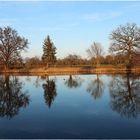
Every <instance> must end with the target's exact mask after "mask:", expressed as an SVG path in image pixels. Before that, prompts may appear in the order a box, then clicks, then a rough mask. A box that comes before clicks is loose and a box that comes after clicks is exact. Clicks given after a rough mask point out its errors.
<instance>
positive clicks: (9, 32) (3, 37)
mask: <svg viewBox="0 0 140 140" xmlns="http://www.w3.org/2000/svg"><path fill="white" fill-rule="evenodd" d="M27 45H28V40H27V39H25V38H23V37H21V36H19V35H18V33H17V31H16V30H14V29H12V28H11V27H4V28H0V60H1V62H2V63H3V65H4V67H5V70H6V69H7V68H9V65H10V64H11V63H13V62H15V61H18V60H21V51H22V50H24V49H25V48H27Z"/></svg>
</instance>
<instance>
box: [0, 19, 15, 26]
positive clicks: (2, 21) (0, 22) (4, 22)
mask: <svg viewBox="0 0 140 140" xmlns="http://www.w3.org/2000/svg"><path fill="white" fill-rule="evenodd" d="M15 22H16V19H13V18H1V19H0V26H11V25H12V24H13V23H15Z"/></svg>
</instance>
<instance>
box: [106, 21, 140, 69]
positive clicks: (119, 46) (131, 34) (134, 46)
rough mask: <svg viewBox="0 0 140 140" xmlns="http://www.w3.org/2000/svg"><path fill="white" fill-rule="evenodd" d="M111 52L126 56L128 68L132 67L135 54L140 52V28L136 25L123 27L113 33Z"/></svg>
mask: <svg viewBox="0 0 140 140" xmlns="http://www.w3.org/2000/svg"><path fill="white" fill-rule="evenodd" d="M110 39H111V40H112V43H111V47H110V48H109V51H110V52H113V53H115V54H124V55H126V56H127V57H126V62H125V63H126V66H127V68H130V67H131V66H132V59H133V57H132V56H133V54H137V55H138V53H139V52H140V28H139V27H137V25H136V24H135V23H132V24H129V23H127V24H126V25H124V26H122V25H120V26H119V27H118V28H117V29H116V30H114V31H112V33H111V37H110Z"/></svg>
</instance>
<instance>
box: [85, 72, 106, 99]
mask: <svg viewBox="0 0 140 140" xmlns="http://www.w3.org/2000/svg"><path fill="white" fill-rule="evenodd" d="M103 88H104V83H103V81H102V80H101V79H100V78H99V74H97V75H96V79H95V80H92V81H90V83H89V84H88V88H87V91H88V92H89V93H90V94H91V95H92V96H93V97H94V99H99V98H100V97H101V96H102V94H103Z"/></svg>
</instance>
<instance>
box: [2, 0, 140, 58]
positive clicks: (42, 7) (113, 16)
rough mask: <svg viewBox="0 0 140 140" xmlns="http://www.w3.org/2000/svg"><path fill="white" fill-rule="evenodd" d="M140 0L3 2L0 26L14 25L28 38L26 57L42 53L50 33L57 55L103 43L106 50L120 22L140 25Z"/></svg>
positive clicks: (80, 52)
mask: <svg viewBox="0 0 140 140" xmlns="http://www.w3.org/2000/svg"><path fill="white" fill-rule="evenodd" d="M139 13H140V1H132V2H131V1H116V2H115V1H59V2H58V1H30V2H29V1H15V2H13V1H12V2H10V1H9V2H8V1H7V2H6V1H1V2H0V26H1V27H4V26H11V27H13V28H14V29H16V30H17V31H18V33H19V34H20V35H22V36H24V37H25V38H27V39H28V40H29V43H30V44H29V49H28V51H27V52H26V53H23V54H22V55H23V56H24V57H27V56H28V57H32V56H41V55H42V45H43V41H44V39H45V37H46V36H47V35H50V37H51V39H52V41H53V42H54V44H55V46H56V48H57V57H59V58H63V57H65V56H67V55H68V54H78V55H81V56H82V57H83V58H87V53H86V50H87V49H88V48H89V47H90V45H91V44H92V43H93V41H95V42H100V43H101V44H102V46H103V48H104V51H105V52H107V50H108V48H109V44H110V40H109V34H110V33H111V31H112V30H114V29H116V28H117V27H118V26H119V25H120V24H122V25H124V24H126V23H128V22H129V23H133V22H134V23H136V24H137V25H138V26H140V14H139Z"/></svg>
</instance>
